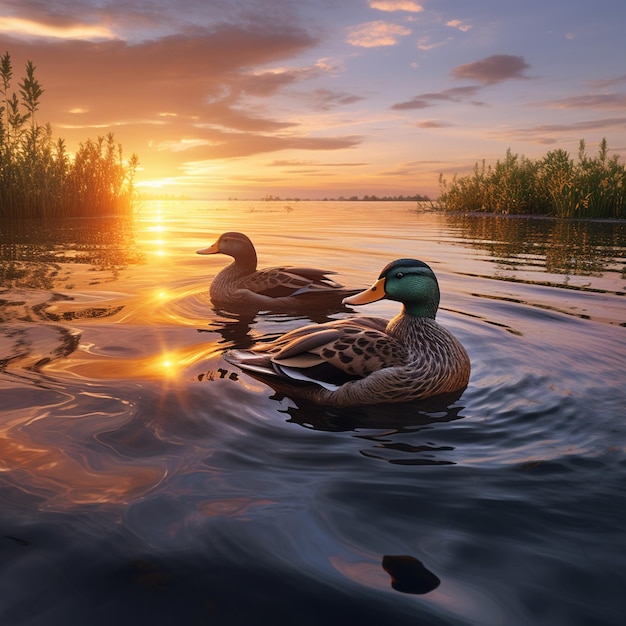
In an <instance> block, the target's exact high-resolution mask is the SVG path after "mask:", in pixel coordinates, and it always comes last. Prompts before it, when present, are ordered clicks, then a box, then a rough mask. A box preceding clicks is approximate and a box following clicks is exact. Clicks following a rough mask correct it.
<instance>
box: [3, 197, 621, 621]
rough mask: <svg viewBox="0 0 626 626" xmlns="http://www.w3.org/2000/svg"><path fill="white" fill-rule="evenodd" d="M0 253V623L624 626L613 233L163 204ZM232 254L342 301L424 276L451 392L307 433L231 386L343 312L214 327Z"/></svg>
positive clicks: (306, 417)
mask: <svg viewBox="0 0 626 626" xmlns="http://www.w3.org/2000/svg"><path fill="white" fill-rule="evenodd" d="M0 229H1V231H0V232H1V235H0V279H1V284H2V288H1V290H0V321H1V322H2V324H1V325H0V587H1V589H2V594H1V596H0V623H1V624H3V625H10V626H18V625H29V626H51V625H57V624H59V625H61V624H63V625H64V626H65V625H67V624H72V623H75V624H90V625H91V626H94V625H95V626H100V625H103V626H104V625H107V626H108V625H110V624H116V625H119V626H121V625H125V624H185V625H187V624H219V625H230V624H233V625H239V624H246V625H256V624H298V625H300V626H302V625H305V626H306V625H319V624H325V625H334V624H337V625H339V624H342V625H344V624H346V623H360V624H368V625H369V624H396V625H404V624H412V625H416V624H417V625H420V626H424V625H437V626H439V625H478V626H491V625H494V626H495V625H503V624H513V625H526V624H527V625H532V626H535V625H538V624H541V625H544V624H545V625H550V626H559V625H563V626H577V625H580V626H589V625H590V624H593V625H594V626H596V625H616V626H617V625H618V624H622V623H623V619H624V614H625V612H626V594H625V592H624V590H625V589H626V551H625V548H624V544H625V539H626V522H625V521H624V520H625V519H626V500H625V494H626V490H625V485H626V455H625V451H626V444H625V442H626V385H625V383H626V376H625V374H624V367H625V362H626V327H625V326H626V295H625V294H626V274H625V271H626V224H625V223H584V222H560V221H552V220H541V219H535V220H527V219H521V218H512V217H500V218H498V217H485V216H478V217H477V216H446V215H442V214H439V213H434V212H430V211H428V210H422V208H421V207H418V206H417V205H415V204H412V203H366V202H346V203H338V202H294V203H290V204H289V205H288V204H287V203H280V202H235V201H232V202H221V203H220V202H204V203H203V202H192V201H186V202H183V201H181V202H147V203H146V204H145V205H144V206H143V207H142V209H141V211H140V212H139V214H138V217H137V218H136V219H135V220H134V221H132V222H125V221H114V220H91V219H84V220H73V221H67V222H63V223H43V222H37V223H29V222H23V223H12V222H1V223H0ZM227 230H240V231H243V232H245V233H247V234H248V235H249V236H250V237H251V238H252V239H253V241H254V242H255V244H256V247H257V252H258V255H259V262H260V265H261V266H271V265H278V264H293V265H313V266H317V267H324V268H329V269H334V270H336V271H337V272H339V276H338V279H339V280H340V282H343V283H344V284H345V285H347V286H350V287H366V286H369V285H370V284H371V283H372V281H373V280H374V279H375V278H376V277H377V276H378V274H379V272H380V270H381V269H382V267H383V266H384V265H385V264H386V263H387V262H389V261H391V260H393V259H395V258H398V257H415V258H418V259H421V260H423V261H425V262H427V263H429V264H430V265H431V267H432V268H433V269H434V271H435V273H436V274H437V276H438V278H439V282H440V286H441V291H442V301H441V308H440V311H439V314H438V320H439V322H440V323H442V324H443V325H445V326H446V327H447V328H449V329H450V330H452V331H453V332H454V333H455V334H456V336H457V337H458V338H459V339H460V340H461V341H462V343H463V344H464V345H465V347H466V348H467V350H468V352H469V354H470V357H471V360H472V376H471V380H470V383H469V386H468V388H467V389H466V391H465V392H464V394H463V395H462V396H461V398H460V399H459V400H457V401H456V402H454V403H453V404H452V405H449V406H439V407H434V406H430V407H429V406H420V405H415V406H413V407H404V406H403V407H394V406H389V407H384V408H379V409H376V410H374V409H371V410H368V409H358V410H357V409H355V410H345V411H337V410H327V409H324V408H318V409H311V408H309V407H299V406H298V405H297V403H296V402H294V401H292V400H290V399H288V398H278V397H275V396H274V395H273V392H272V391H271V390H270V389H269V388H268V387H266V386H265V385H264V384H262V383H261V382H258V381H256V380H254V379H252V378H250V377H248V376H246V375H244V374H242V373H241V372H240V371H238V370H237V369H236V368H235V367H234V366H232V365H229V364H227V363H226V362H225V361H224V360H223V359H222V358H221V355H222V353H223V351H224V350H226V349H227V348H230V347H232V346H238V347H247V346H250V345H252V344H254V343H255V342H256V341H257V340H259V339H267V338H270V337H273V336H276V335H278V334H280V333H282V332H285V331H286V330H289V329H291V328H296V327H298V326H300V325H303V324H305V323H310V321H311V319H312V320H313V321H316V322H320V321H324V320H327V319H337V318H341V317H346V316H349V315H352V314H353V312H352V311H350V310H340V311H325V312H322V313H319V312H318V313H316V314H314V315H313V314H312V315H311V318H310V319H309V318H307V317H304V316H303V315H299V316H295V315H284V314H276V313H268V312H260V313H259V314H258V315H253V314H251V315H248V316H237V315H232V314H229V313H227V312H223V311H215V310H213V309H212V307H211V302H210V299H209V297H208V287H209V284H210V281H211V278H212V276H214V275H215V273H216V272H218V271H219V270H220V269H221V268H222V267H224V266H225V265H226V264H227V263H228V262H229V259H228V258H227V257H224V256H221V255H215V256H210V257H206V256H204V257H203V256H198V255H196V254H195V250H196V249H198V248H200V247H206V246H207V245H209V244H211V243H212V242H213V241H214V240H215V239H216V238H217V236H218V235H219V234H220V233H221V232H223V231H227ZM397 311H398V305H397V303H393V302H389V301H382V302H378V303H374V304H371V305H367V306H363V307H359V308H358V311H356V312H357V313H359V314H360V313H366V314H373V315H382V316H385V317H391V316H393V315H395V314H396V312H397ZM392 583H393V584H392Z"/></svg>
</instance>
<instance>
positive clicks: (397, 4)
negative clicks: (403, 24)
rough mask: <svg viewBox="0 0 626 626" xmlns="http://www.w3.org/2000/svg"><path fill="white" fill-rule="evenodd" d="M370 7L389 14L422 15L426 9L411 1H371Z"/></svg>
mask: <svg viewBox="0 0 626 626" xmlns="http://www.w3.org/2000/svg"><path fill="white" fill-rule="evenodd" d="M369 5H370V8H372V9H378V10H379V11H386V12H389V13H392V12H395V11H406V12H409V13H420V12H421V11H423V10H424V7H423V6H422V5H421V4H418V3H417V2H411V1H410V0H370V1H369Z"/></svg>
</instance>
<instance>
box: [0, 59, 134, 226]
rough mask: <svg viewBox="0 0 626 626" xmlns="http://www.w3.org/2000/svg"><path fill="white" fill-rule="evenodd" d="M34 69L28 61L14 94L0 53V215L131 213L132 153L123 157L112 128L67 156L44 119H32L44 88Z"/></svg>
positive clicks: (8, 65) (9, 67) (9, 68)
mask: <svg viewBox="0 0 626 626" xmlns="http://www.w3.org/2000/svg"><path fill="white" fill-rule="evenodd" d="M35 69H36V68H35V66H34V65H33V64H32V62H31V61H28V62H27V64H26V75H25V76H24V78H22V79H21V80H20V81H19V83H18V90H19V95H18V93H16V92H14V91H11V83H12V80H13V67H12V62H11V57H10V55H9V53H8V52H7V53H5V54H4V55H3V56H2V57H0V217H68V216H96V215H98V216H103V215H126V214H129V213H131V212H132V210H133V202H134V198H135V189H134V176H135V171H136V168H137V165H138V158H137V156H136V155H134V154H133V155H132V156H131V157H130V158H129V159H128V161H125V160H124V158H123V154H122V146H121V145H119V144H117V143H116V142H115V139H114V136H113V134H112V133H110V134H108V135H107V136H106V137H98V138H97V139H96V140H92V139H88V140H86V141H85V142H84V143H81V144H80V146H79V148H78V151H77V152H76V154H75V155H74V156H73V157H72V156H70V154H69V153H68V152H67V149H66V146H65V142H64V140H63V139H58V140H57V141H54V139H53V137H52V129H51V127H50V124H45V125H43V126H42V125H40V124H39V123H38V122H37V119H36V115H35V114H36V112H37V110H38V109H39V104H40V100H41V96H42V95H43V93H44V90H43V89H42V87H41V85H40V84H39V81H38V80H37V78H36V77H35Z"/></svg>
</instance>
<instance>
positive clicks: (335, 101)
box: [308, 89, 363, 111]
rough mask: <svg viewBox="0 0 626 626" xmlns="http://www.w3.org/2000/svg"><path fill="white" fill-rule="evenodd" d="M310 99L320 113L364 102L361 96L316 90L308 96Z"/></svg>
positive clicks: (328, 90)
mask: <svg viewBox="0 0 626 626" xmlns="http://www.w3.org/2000/svg"><path fill="white" fill-rule="evenodd" d="M308 99H309V100H310V101H311V102H312V105H313V108H315V109H316V110H318V111H330V110H331V109H334V108H336V107H339V106H345V105H348V104H354V103H355V102H359V101H360V100H363V98H362V97H361V96H356V95H354V94H350V93H345V92H338V91H331V90H330V89H316V90H315V91H313V93H311V94H310V95H309V96H308Z"/></svg>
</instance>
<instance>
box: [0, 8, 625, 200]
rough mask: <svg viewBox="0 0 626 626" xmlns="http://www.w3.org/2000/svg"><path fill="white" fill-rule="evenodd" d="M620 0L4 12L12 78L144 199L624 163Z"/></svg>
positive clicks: (352, 189)
mask: <svg viewBox="0 0 626 626" xmlns="http://www.w3.org/2000/svg"><path fill="white" fill-rule="evenodd" d="M625 27H626V2H624V0H595V1H593V2H592V1H590V0H569V1H568V2H564V1H563V0H524V1H523V2H522V1H513V0H511V1H507V0H474V1H472V0H423V1H420V2H417V1H412V0H176V2H173V1H172V0H130V1H129V0H124V2H122V1H121V0H84V1H81V0H54V2H49V1H48V2H46V1H43V0H3V1H2V3H0V54H2V53H4V52H5V51H6V52H9V53H10V55H11V58H12V60H13V68H14V76H15V79H14V85H13V89H14V90H15V91H17V82H18V80H19V79H21V78H22V76H23V74H24V72H23V68H24V64H25V63H26V61H27V60H31V61H32V62H33V63H34V64H35V66H36V68H37V69H36V77H37V78H38V79H39V82H40V83H41V84H42V86H43V88H44V90H45V93H44V95H43V98H42V104H41V108H40V110H39V112H38V118H37V119H38V121H39V122H40V123H46V122H50V124H51V125H52V128H53V131H54V135H55V137H56V138H59V137H62V138H64V139H65V140H66V141H67V143H68V146H69V147H70V149H73V148H75V147H76V146H77V145H78V142H79V141H83V140H85V139H87V138H96V137H97V136H98V135H104V134H107V133H109V132H113V133H115V138H116V140H117V141H118V142H119V143H121V144H122V145H123V147H124V151H125V154H127V155H130V154H131V153H136V154H137V155H138V156H139V161H140V171H139V172H138V181H139V183H140V184H141V185H142V188H143V189H144V190H146V191H150V192H155V193H167V194H174V195H178V194H187V195H190V196H191V197H196V198H227V197H238V198H240V199H247V198H259V197H262V196H264V195H266V194H272V195H279V196H281V197H285V198H286V197H294V196H295V197H302V198H324V197H338V196H341V195H344V196H351V195H358V196H362V195H365V194H367V195H372V194H375V195H379V196H382V195H397V194H405V195H406V194H415V193H421V194H428V195H430V196H431V197H436V196H437V195H438V194H439V184H438V177H439V173H440V172H443V173H444V175H445V176H446V177H448V178H450V177H451V176H452V175H453V174H454V173H459V174H464V173H467V172H468V171H469V170H471V168H472V167H473V166H474V163H475V162H476V161H480V160H482V159H483V158H484V159H486V160H487V162H488V163H495V161H496V159H498V158H501V157H502V156H504V154H505V152H506V150H507V148H509V147H510V148H511V149H512V150H513V152H516V153H519V154H524V155H526V156H527V157H531V158H535V157H540V156H542V155H543V154H545V153H546V152H547V151H548V150H551V149H555V148H564V149H566V150H568V151H569V152H570V153H571V154H572V156H575V154H576V153H577V150H578V142H579V140H580V139H585V140H586V142H587V146H588V151H589V152H590V153H591V154H594V153H595V152H596V149H597V145H598V142H599V141H600V140H601V139H602V138H603V137H606V138H607V140H608V143H609V148H610V149H611V153H612V154H614V153H617V154H621V155H622V161H623V160H624V158H626V63H625V61H624V59H626V36H625V34H624V33H625Z"/></svg>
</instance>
